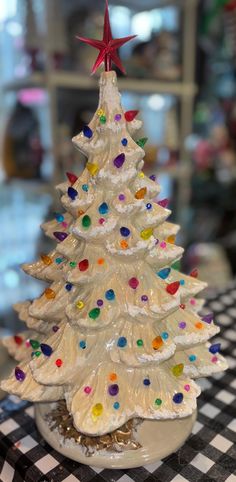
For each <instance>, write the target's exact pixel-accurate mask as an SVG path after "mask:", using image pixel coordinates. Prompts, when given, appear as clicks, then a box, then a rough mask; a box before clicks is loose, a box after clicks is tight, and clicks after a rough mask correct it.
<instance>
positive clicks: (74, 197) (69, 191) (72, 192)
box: [67, 186, 78, 201]
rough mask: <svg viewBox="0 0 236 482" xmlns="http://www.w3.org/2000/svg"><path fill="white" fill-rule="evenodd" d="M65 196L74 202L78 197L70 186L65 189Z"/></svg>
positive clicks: (76, 192)
mask: <svg viewBox="0 0 236 482" xmlns="http://www.w3.org/2000/svg"><path fill="white" fill-rule="evenodd" d="M67 194H68V196H69V197H70V198H71V200H72V201H74V200H75V199H76V197H77V196H78V191H76V189H74V188H73V187H71V186H70V187H68V189H67Z"/></svg>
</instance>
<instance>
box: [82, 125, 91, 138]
mask: <svg viewBox="0 0 236 482" xmlns="http://www.w3.org/2000/svg"><path fill="white" fill-rule="evenodd" d="M83 134H84V136H85V137H87V138H88V139H91V137H93V131H92V129H90V127H89V126H84V128H83Z"/></svg>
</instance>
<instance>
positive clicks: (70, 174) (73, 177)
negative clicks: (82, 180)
mask: <svg viewBox="0 0 236 482" xmlns="http://www.w3.org/2000/svg"><path fill="white" fill-rule="evenodd" d="M66 175H67V177H68V179H69V181H70V183H71V184H74V183H75V182H76V181H77V179H78V176H76V175H75V174H73V172H67V173H66Z"/></svg>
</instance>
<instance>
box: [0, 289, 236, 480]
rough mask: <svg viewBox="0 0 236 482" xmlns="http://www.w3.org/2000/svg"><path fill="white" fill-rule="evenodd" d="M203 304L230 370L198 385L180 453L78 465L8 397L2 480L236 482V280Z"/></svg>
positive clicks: (2, 415) (2, 406) (1, 432)
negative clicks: (139, 461)
mask: <svg viewBox="0 0 236 482" xmlns="http://www.w3.org/2000/svg"><path fill="white" fill-rule="evenodd" d="M206 306H207V310H208V312H209V309H210V311H213V312H214V313H215V320H216V322H217V323H218V324H219V325H220V326H221V333H220V336H218V337H217V338H216V341H220V342H221V344H222V353H223V354H224V355H226V357H227V360H228V363H229V369H228V370H227V372H224V373H220V374H218V375H216V376H214V378H213V377H212V378H208V379H206V380H203V381H201V386H202V388H203V393H202V394H201V396H200V397H199V399H198V418H197V422H196V424H195V426H194V428H193V432H192V435H191V436H190V438H189V439H188V440H187V442H186V443H185V445H184V446H183V447H182V448H181V449H180V450H178V452H176V453H175V454H172V455H170V456H169V457H167V458H166V459H164V460H162V461H159V462H157V463H156V464H153V465H148V466H145V467H141V468H138V469H129V470H102V469H96V468H94V467H88V466H85V465H81V464H79V463H77V462H73V461H72V460H69V459H66V458H65V457H63V455H61V454H59V453H58V452H56V451H55V450H53V449H52V448H51V447H50V446H49V445H48V444H47V443H46V442H45V441H44V440H43V439H42V437H41V436H40V434H39V433H38V431H37V429H36V426H35V422H34V410H33V406H32V405H31V404H29V403H25V402H19V399H17V398H16V397H8V398H6V399H5V400H3V401H2V402H1V403H0V481H1V482H76V481H79V482H104V481H105V482H153V481H156V482H185V481H188V482H200V481H204V482H214V481H217V482H236V444H235V442H236V376H235V375H236V343H235V342H236V325H235V322H236V282H232V283H231V284H230V286H229V287H228V288H227V290H224V291H223V290H221V291H220V292H218V293H217V294H214V295H212V296H210V297H209V299H208V302H207V305H206ZM91 463H92V460H91Z"/></svg>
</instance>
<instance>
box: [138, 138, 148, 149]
mask: <svg viewBox="0 0 236 482" xmlns="http://www.w3.org/2000/svg"><path fill="white" fill-rule="evenodd" d="M147 141H148V137H142V138H141V139H139V140H138V141H137V144H138V146H139V147H141V148H143V147H144V146H145V144H146V143H147Z"/></svg>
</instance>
